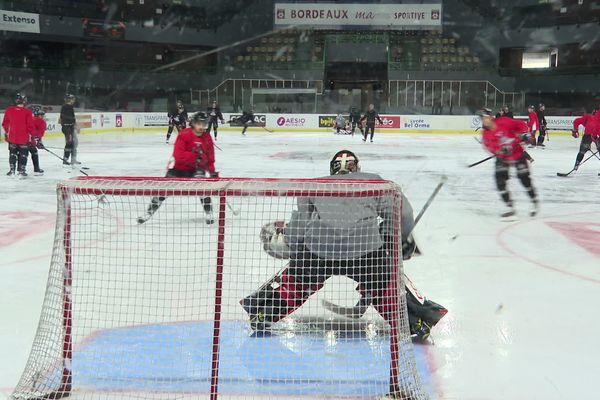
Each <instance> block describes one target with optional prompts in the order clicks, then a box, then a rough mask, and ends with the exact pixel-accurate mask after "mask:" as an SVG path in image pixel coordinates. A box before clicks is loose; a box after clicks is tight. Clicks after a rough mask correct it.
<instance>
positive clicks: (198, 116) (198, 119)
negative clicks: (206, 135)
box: [190, 111, 208, 127]
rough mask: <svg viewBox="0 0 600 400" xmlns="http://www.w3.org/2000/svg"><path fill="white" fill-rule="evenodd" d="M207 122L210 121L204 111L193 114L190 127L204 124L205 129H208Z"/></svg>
mask: <svg viewBox="0 0 600 400" xmlns="http://www.w3.org/2000/svg"><path fill="white" fill-rule="evenodd" d="M207 121H208V116H207V115H206V113H205V112H202V111H198V112H196V113H194V114H192V116H191V117H190V126H191V127H194V125H195V124H198V123H202V124H204V127H206V124H207Z"/></svg>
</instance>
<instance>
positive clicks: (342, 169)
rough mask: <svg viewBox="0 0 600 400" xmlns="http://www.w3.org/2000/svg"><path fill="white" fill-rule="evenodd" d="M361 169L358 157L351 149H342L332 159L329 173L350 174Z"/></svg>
mask: <svg viewBox="0 0 600 400" xmlns="http://www.w3.org/2000/svg"><path fill="white" fill-rule="evenodd" d="M358 171H360V165H359V163H358V157H357V156H356V154H354V153H353V152H351V151H350V150H340V151H338V152H337V153H335V155H334V156H333V158H332V159H331V162H330V163H329V174H330V175H338V174H342V175H343V174H349V173H352V172H358Z"/></svg>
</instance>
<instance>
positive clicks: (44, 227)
mask: <svg viewBox="0 0 600 400" xmlns="http://www.w3.org/2000/svg"><path fill="white" fill-rule="evenodd" d="M63 142H64V140H63V139H62V138H49V139H47V140H45V144H46V146H49V147H50V148H51V150H52V151H54V152H57V153H59V154H62V153H61V150H59V149H58V148H60V147H61V146H62V145H63ZM217 144H218V145H219V147H221V148H222V151H219V150H217V153H216V157H217V162H216V164H217V169H218V170H219V171H220V172H221V175H222V176H228V177H229V176H236V177H294V178H306V177H319V176H323V175H326V174H327V173H328V171H329V160H330V159H331V157H332V155H333V154H334V153H335V152H336V151H338V150H341V149H349V150H352V151H354V152H355V153H356V154H357V155H358V156H359V157H360V160H361V164H362V169H363V171H367V172H375V173H379V174H381V175H382V176H383V177H385V178H387V179H390V180H393V181H396V182H398V183H399V184H401V186H402V187H403V189H404V191H405V194H406V195H407V197H408V198H409V199H410V201H411V203H412V205H413V207H414V209H415V210H420V208H421V207H422V205H423V203H424V202H425V200H426V199H427V198H428V196H429V195H430V193H431V191H432V190H433V189H434V188H435V186H436V185H437V184H438V182H439V181H440V179H441V177H442V176H444V175H446V176H447V177H448V181H447V183H446V185H445V186H444V188H443V190H442V191H441V193H440V195H439V196H438V198H437V199H436V200H435V202H434V203H433V205H432V207H431V208H430V209H429V211H428V212H427V214H426V215H425V217H424V219H423V221H422V222H421V223H420V225H419V226H418V227H417V228H416V233H415V236H416V239H417V242H418V244H419V247H420V249H421V250H422V252H423V254H422V255H421V256H418V257H415V258H414V259H413V260H410V261H408V262H406V263H405V265H404V267H405V272H406V274H407V275H408V276H409V277H410V278H411V279H412V281H413V282H414V283H415V284H416V286H417V287H419V288H420V289H421V291H422V292H423V293H424V294H425V295H426V296H427V297H429V298H431V299H432V300H434V301H436V302H438V303H440V304H442V305H444V306H446V307H447V308H448V309H449V314H448V315H447V316H446V317H445V318H444V319H443V320H442V321H441V322H440V324H439V325H438V326H437V327H436V328H435V329H434V331H433V334H432V340H431V343H429V344H427V345H420V346H419V347H420V349H419V351H420V353H421V354H425V358H426V362H425V363H424V365H425V368H424V369H423V368H421V369H420V370H421V372H422V374H423V375H424V376H423V380H424V382H426V384H427V385H428V390H429V392H430V393H432V398H433V399H445V400H449V399H464V400H491V399H498V400H500V399H503V400H504V399H511V400H520V399H523V400H533V399H544V400H558V399H597V398H598V388H597V383H596V379H597V375H598V372H599V369H598V360H599V359H600V347H599V346H597V345H594V340H595V336H596V333H597V332H599V331H600V322H599V321H598V319H597V318H596V316H597V314H598V304H600V213H599V212H598V201H599V199H600V177H599V176H598V172H600V160H598V159H595V158H594V159H591V160H589V161H588V162H587V163H586V164H584V165H582V167H581V168H580V171H578V172H577V173H576V174H574V175H572V176H571V177H568V178H559V177H557V176H556V173H557V172H568V171H569V170H570V169H571V167H572V165H573V162H574V159H575V155H576V152H577V149H578V147H579V141H578V140H577V141H576V140H575V139H572V138H570V137H559V136H552V137H551V141H550V142H549V143H547V144H548V146H547V148H546V149H533V150H530V153H531V154H532V156H533V157H534V159H535V162H534V163H533V164H532V171H533V182H534V185H535V187H536V188H537V190H538V192H539V197H540V201H541V213H540V215H539V216H538V217H536V218H529V217H528V211H529V208H530V204H529V200H528V199H527V197H526V195H525V193H524V191H523V190H522V187H521V186H520V183H519V182H518V180H517V179H516V178H515V177H514V171H512V175H513V179H511V181H510V189H511V191H512V193H513V195H514V199H515V201H516V207H517V209H518V213H519V218H518V219H517V221H513V222H504V221H501V220H500V218H499V215H500V213H501V212H502V211H503V210H504V208H503V205H502V204H501V202H500V198H499V195H498V193H497V191H496V189H495V184H494V179H493V161H490V162H487V163H484V164H481V165H479V166H477V167H474V168H471V169H468V168H466V166H467V165H468V164H469V163H472V162H475V161H478V160H480V159H482V158H484V157H486V156H487V154H486V152H485V151H484V150H483V149H482V148H481V145H480V144H478V143H477V142H476V141H475V140H473V137H471V136H470V135H416V134H415V135H399V134H380V133H377V134H376V136H375V142H374V143H363V142H362V141H361V140H360V136H358V135H357V136H354V137H350V136H339V135H333V134H332V133H297V132H296V133H283V132H278V133H272V134H268V133H265V132H264V131H262V130H259V129H255V130H251V131H250V132H249V134H248V136H246V137H242V136H241V135H240V134H239V132H237V131H235V132H234V131H223V132H220V135H219V141H218V142H217ZM171 150H172V146H170V145H166V144H165V143H164V134H163V133H144V134H116V133H114V134H102V135H82V136H80V144H79V153H80V156H79V158H80V160H81V161H82V162H83V165H85V166H87V167H89V168H90V169H89V170H88V171H86V172H88V173H90V175H103V176H106V175H126V176H163V175H164V171H165V165H166V163H167V161H168V159H169V157H170V155H171ZM588 154H589V153H588ZM40 155H41V166H42V168H43V169H44V170H45V171H46V173H45V175H44V176H43V177H34V176H33V175H32V174H31V175H30V176H29V177H28V178H27V179H25V180H19V179H14V178H8V177H5V176H4V175H3V174H4V172H5V170H6V171H7V170H8V160H7V158H8V152H7V151H6V150H3V151H2V152H1V153H0V165H2V166H4V168H5V170H0V171H1V172H2V175H1V178H0V179H2V180H3V183H2V186H1V188H2V189H1V194H2V196H1V199H0V202H1V203H0V204H1V205H0V215H1V218H0V315H1V318H2V323H1V324H0V343H1V344H0V398H4V397H7V396H8V395H9V394H10V393H11V391H12V388H13V387H14V386H15V385H16V383H17V381H18V379H19V377H20V375H21V373H22V371H23V367H24V364H25V362H26V361H27V357H28V354H29V351H30V347H31V342H32V340H33V337H34V334H35V329H36V327H37V324H38V319H39V314H40V309H41V305H42V299H43V295H44V291H45V286H46V280H47V272H48V267H49V265H50V257H51V252H52V244H53V237H54V219H55V212H56V193H55V187H56V183H57V181H59V180H62V179H68V178H69V177H72V176H74V175H75V173H72V172H71V171H69V170H66V169H63V167H62V166H61V165H60V160H58V159H56V158H54V157H53V156H52V155H50V154H48V153H46V152H43V151H41V152H40ZM29 172H30V173H31V172H32V168H31V166H29ZM257 229H258V228H257Z"/></svg>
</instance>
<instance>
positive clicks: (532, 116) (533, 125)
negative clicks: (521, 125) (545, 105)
mask: <svg viewBox="0 0 600 400" xmlns="http://www.w3.org/2000/svg"><path fill="white" fill-rule="evenodd" d="M527 127H528V128H529V132H535V131H539V130H540V120H539V119H538V116H537V114H536V113H535V111H532V112H530V113H529V119H528V120H527Z"/></svg>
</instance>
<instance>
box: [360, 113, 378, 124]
mask: <svg viewBox="0 0 600 400" xmlns="http://www.w3.org/2000/svg"><path fill="white" fill-rule="evenodd" d="M365 119H366V120H367V125H375V120H378V121H379V123H380V124H382V123H383V121H382V120H381V118H380V117H379V113H378V112H377V111H376V110H367V112H366V113H365V115H363V117H362V118H361V119H360V120H361V121H364V120H365Z"/></svg>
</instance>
